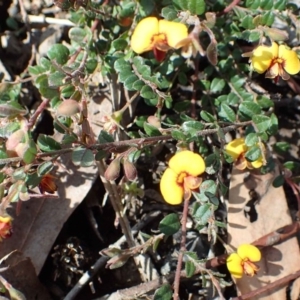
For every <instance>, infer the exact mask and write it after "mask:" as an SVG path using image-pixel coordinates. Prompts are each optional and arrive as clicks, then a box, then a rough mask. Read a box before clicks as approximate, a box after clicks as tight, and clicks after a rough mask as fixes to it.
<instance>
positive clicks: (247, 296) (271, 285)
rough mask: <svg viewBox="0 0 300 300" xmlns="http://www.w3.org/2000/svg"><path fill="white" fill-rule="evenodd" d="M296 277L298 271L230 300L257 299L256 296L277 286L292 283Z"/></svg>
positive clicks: (299, 272) (299, 274) (299, 273)
mask: <svg viewBox="0 0 300 300" xmlns="http://www.w3.org/2000/svg"><path fill="white" fill-rule="evenodd" d="M298 277H300V270H299V271H297V272H295V273H293V274H290V275H287V276H285V277H283V278H280V279H278V280H275V281H274V282H272V283H269V284H267V285H265V286H263V287H261V288H259V289H257V290H254V291H252V292H250V293H247V294H245V295H242V296H239V297H235V298H231V299H232V300H246V299H254V297H257V296H259V295H261V294H263V293H265V292H267V291H270V290H272V289H274V288H278V287H279V286H282V285H285V284H287V283H288V282H290V281H292V280H294V279H296V278H298ZM256 299H257V298H256Z"/></svg>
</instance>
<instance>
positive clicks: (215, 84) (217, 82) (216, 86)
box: [210, 78, 225, 93]
mask: <svg viewBox="0 0 300 300" xmlns="http://www.w3.org/2000/svg"><path fill="white" fill-rule="evenodd" d="M224 87H225V80H224V79H221V78H214V79H213V81H212V82H211V85H210V91H211V92H212V93H220V92H222V90H223V88H224Z"/></svg>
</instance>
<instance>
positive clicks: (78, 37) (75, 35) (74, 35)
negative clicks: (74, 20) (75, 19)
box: [69, 27, 92, 45]
mask: <svg viewBox="0 0 300 300" xmlns="http://www.w3.org/2000/svg"><path fill="white" fill-rule="evenodd" d="M91 37H92V34H91V31H90V29H89V28H88V27H85V28H80V27H73V28H71V29H70V30H69V38H70V40H72V41H74V42H76V43H78V44H80V45H82V44H88V42H89V41H90V39H91ZM87 38H88V40H87Z"/></svg>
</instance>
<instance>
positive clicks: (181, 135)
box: [171, 129, 186, 141]
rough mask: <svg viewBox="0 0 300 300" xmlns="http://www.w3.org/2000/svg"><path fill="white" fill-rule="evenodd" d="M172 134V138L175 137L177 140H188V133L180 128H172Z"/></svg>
mask: <svg viewBox="0 0 300 300" xmlns="http://www.w3.org/2000/svg"><path fill="white" fill-rule="evenodd" d="M171 135H172V138H173V139H175V140H178V141H185V140H186V135H185V134H184V133H183V132H182V131H180V130H178V129H174V130H172V131H171Z"/></svg>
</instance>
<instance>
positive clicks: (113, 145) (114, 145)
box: [0, 121, 252, 165]
mask: <svg viewBox="0 0 300 300" xmlns="http://www.w3.org/2000/svg"><path fill="white" fill-rule="evenodd" d="M250 124H252V121H246V122H241V123H236V124H234V125H230V126H227V127H223V128H214V129H204V130H201V131H199V132H198V133H197V135H198V136H206V135H210V134H214V133H218V132H219V130H221V131H223V132H224V133H226V132H229V131H232V130H235V129H237V128H238V127H242V126H246V125H250ZM172 139H173V137H172V135H171V134H167V135H161V136H153V137H146V138H138V139H131V140H123V141H116V142H110V143H103V144H95V145H91V146H89V147H88V148H89V149H91V150H107V151H109V150H115V149H119V148H122V147H124V146H128V147H133V146H135V147H140V146H142V145H148V144H150V145H151V144H153V143H156V142H160V141H168V140H172ZM72 151H74V147H72V148H65V149H61V150H55V151H49V152H44V153H39V154H37V156H36V158H37V159H39V158H42V157H48V156H53V155H62V154H67V153H70V152H72ZM16 161H22V158H21V157H12V158H3V159H0V165H2V164H7V163H10V162H16Z"/></svg>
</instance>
